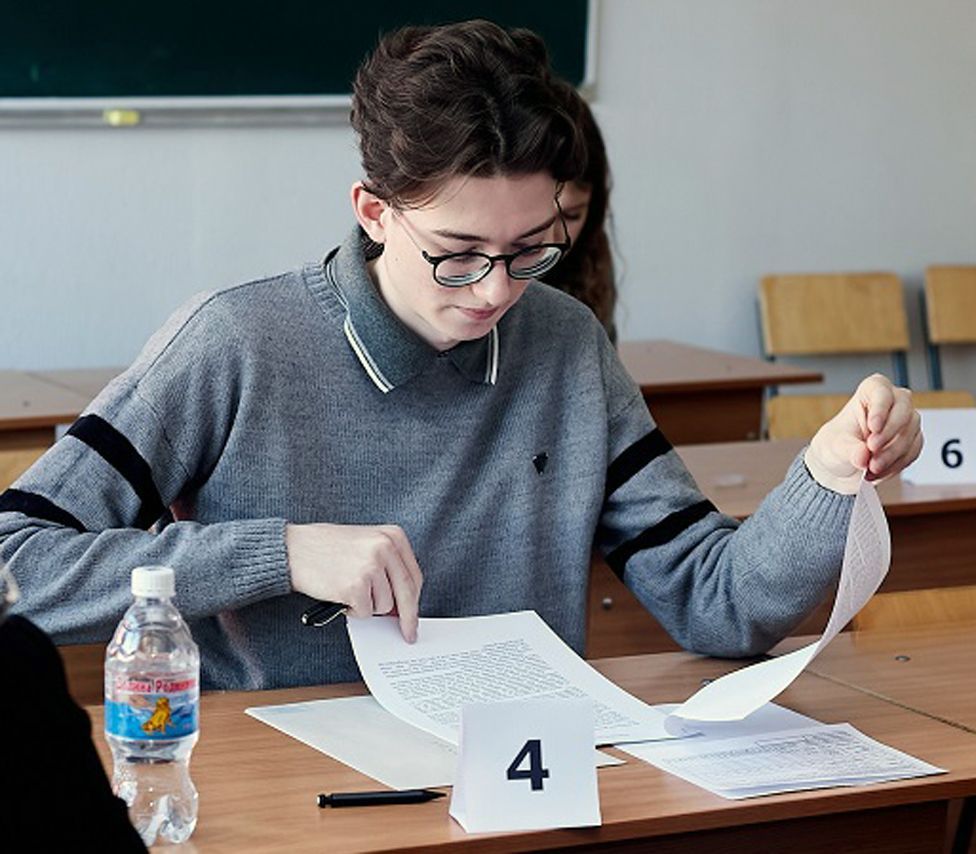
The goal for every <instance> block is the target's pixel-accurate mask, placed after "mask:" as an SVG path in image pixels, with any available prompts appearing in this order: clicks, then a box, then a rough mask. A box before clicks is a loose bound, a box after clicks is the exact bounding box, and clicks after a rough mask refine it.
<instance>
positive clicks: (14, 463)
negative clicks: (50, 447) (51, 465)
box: [0, 444, 47, 492]
mask: <svg viewBox="0 0 976 854" xmlns="http://www.w3.org/2000/svg"><path fill="white" fill-rule="evenodd" d="M46 450H47V448H46V447H37V446H36V445H33V444H26V445H25V446H24V447H17V446H16V445H14V446H13V447H7V446H5V447H2V448H0V492H2V491H3V490H5V489H6V488H7V487H8V486H10V484H12V483H13V482H14V481H15V480H17V478H18V477H20V476H21V475H22V474H23V473H24V472H25V471H27V469H29V468H30V467H31V466H32V465H33V464H34V461H35V460H37V459H38V458H39V457H40V456H41V455H42V454H43V453H44V452H45V451H46Z"/></svg>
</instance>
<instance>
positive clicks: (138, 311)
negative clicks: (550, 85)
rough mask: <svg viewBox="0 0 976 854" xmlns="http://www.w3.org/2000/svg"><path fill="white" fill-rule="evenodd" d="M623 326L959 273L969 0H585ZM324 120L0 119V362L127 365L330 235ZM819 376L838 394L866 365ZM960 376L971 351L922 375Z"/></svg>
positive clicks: (641, 332)
mask: <svg viewBox="0 0 976 854" xmlns="http://www.w3.org/2000/svg"><path fill="white" fill-rule="evenodd" d="M599 18H600V20H599V29H598V42H599V45H598V51H599V52H598V68H597V84H596V88H595V91H594V93H593V96H594V97H593V102H594V108H595V111H596V113H597V115H598V117H599V119H600V121H601V124H602V125H603V127H604V130H605V134H606V137H607V142H608V146H609V149H610V156H611V162H612V164H613V168H614V173H615V178H616V187H615V190H614V195H613V199H612V204H613V210H614V215H615V234H616V244H617V250H618V253H619V256H620V267H621V272H622V283H621V307H620V312H619V325H620V328H621V332H622V337H623V338H625V339H637V338H649V337H663V336H667V337H671V338H677V339H683V340H686V341H691V342H696V343H700V344H703V345H709V346H714V347H717V348H721V349H726V350H731V351H736V352H741V353H746V354H757V353H758V352H759V344H758V336H757V331H756V330H757V327H756V321H755V309H754V294H755V287H756V282H757V280H758V278H759V276H760V275H762V274H763V273H764V272H795V271H817V270H840V269H845V270H858V269H889V270H894V271H895V272H897V273H899V274H900V275H901V276H902V277H903V278H904V281H905V283H906V287H907V289H908V291H909V293H910V299H909V307H910V309H911V311H912V323H913V327H912V334H913V339H914V348H915V350H916V351H917V353H916V356H915V357H914V358H913V363H912V368H913V372H912V376H913V380H914V381H915V384H916V385H917V386H919V387H924V384H925V382H924V367H923V364H922V361H921V359H920V356H919V355H918V354H920V353H921V329H920V326H919V324H918V317H917V315H918V312H917V308H916V296H915V294H916V293H917V290H918V288H919V286H920V283H921V276H922V271H923V269H924V267H925V266H926V265H927V264H930V263H976V2H973V0H926V2H921V0H603V2H602V3H601V4H600V5H599ZM357 177H358V160H357V156H356V152H355V147H354V139H353V136H352V133H351V131H349V130H348V129H347V128H346V127H345V126H344V125H342V124H331V125H329V126H325V127H320V128H294V127H284V128H277V129H258V128H254V129H219V128H206V129H204V128H191V129H168V130H162V129H155V130H154V129H150V128H136V129H130V130H123V129H104V130H103V129H65V128H57V129H50V130H38V129H31V130H27V129H21V130H10V129H7V130H2V131H0V288H2V291H3V302H2V306H3V309H2V312H3V313H2V315H0V368H52V367H85V366H94V365H104V364H118V363H124V362H127V361H128V360H130V359H131V358H132V357H133V356H134V355H135V353H136V352H137V350H138V348H139V347H140V345H141V343H142V342H143V340H144V339H145V338H146V337H147V335H148V334H149V333H150V332H151V331H152V330H153V329H154V328H155V327H156V326H157V325H158V324H159V323H160V322H161V321H162V320H163V319H164V318H165V317H166V315H167V314H168V313H169V312H170V311H171V310H172V309H173V308H174V307H175V306H176V305H177V304H178V303H179V302H181V301H182V300H183V299H184V298H185V297H187V296H188V295H189V294H191V293H194V292H195V291H198V290H203V289H210V288H214V287H218V286H221V285H225V284H231V283H233V282H235V281H239V280H241V279H244V278H251V277H255V276H260V275H262V274H265V273H269V272H276V271H278V270H281V269H284V268H286V267H290V266H294V265H295V264H297V263H299V262H300V261H303V260H306V259H309V258H315V257H317V256H319V255H321V254H322V253H323V252H324V251H325V250H327V249H328V248H330V247H331V246H332V245H333V244H335V243H336V242H337V241H338V240H339V239H340V237H341V236H342V234H343V233H344V232H345V230H346V228H347V227H348V225H349V223H350V221H351V220H350V214H349V203H348V201H347V192H348V186H349V184H350V183H351V182H352V181H353V180H354V179H355V178H357ZM815 364H824V365H826V367H827V369H828V370H829V372H830V385H831V387H833V388H837V389H842V388H846V387H847V386H848V385H849V384H851V383H852V382H854V380H855V378H856V377H857V376H858V375H859V374H861V373H863V372H864V371H865V370H868V369H873V368H875V367H882V368H883V367H887V362H886V360H884V359H878V360H874V361H872V360H844V361H843V362H842V363H840V364H837V363H833V362H831V363H819V362H817V363H815ZM946 373H947V381H948V382H949V383H950V384H951V385H955V386H962V387H968V388H971V389H973V390H976V350H963V351H962V352H961V353H960V354H958V355H957V356H954V357H950V358H949V359H948V360H947V365H946Z"/></svg>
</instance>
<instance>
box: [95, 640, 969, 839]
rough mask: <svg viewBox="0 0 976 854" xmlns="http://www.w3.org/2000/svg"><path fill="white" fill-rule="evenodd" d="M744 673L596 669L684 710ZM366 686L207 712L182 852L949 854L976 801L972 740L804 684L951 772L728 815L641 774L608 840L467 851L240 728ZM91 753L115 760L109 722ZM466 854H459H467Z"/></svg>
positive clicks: (276, 694)
mask: <svg viewBox="0 0 976 854" xmlns="http://www.w3.org/2000/svg"><path fill="white" fill-rule="evenodd" d="M734 666H736V665H730V664H729V663H728V662H721V661H715V660H711V659H699V658H695V657H692V656H690V655H687V654H684V653H674V654H663V655H656V656H645V657H638V658H632V659H615V660H608V661H604V662H600V663H599V668H600V669H601V670H602V671H603V672H604V673H605V674H606V675H607V676H609V677H610V678H611V679H613V680H614V681H616V682H618V683H619V684H621V685H622V686H623V687H624V688H626V689H627V690H629V691H631V692H633V693H635V694H636V695H637V696H639V697H641V698H642V699H644V700H647V701H648V702H664V701H669V700H680V699H683V698H684V697H686V696H688V695H689V694H690V693H692V692H693V691H694V690H695V688H696V687H697V686H698V685H699V684H700V681H701V679H703V678H713V677H715V676H717V675H720V674H721V673H724V672H726V671H728V670H729V669H730V667H734ZM362 690H363V689H362V686H361V685H346V686H333V687H325V688H299V689H291V690H285V691H269V692H258V693H238V692H233V693H226V694H211V695H207V696H205V697H204V698H203V702H202V711H201V720H202V730H201V739H200V743H199V745H198V746H197V749H196V751H195V752H194V755H193V761H192V769H193V777H194V780H195V782H196V785H197V787H198V789H199V791H200V821H199V825H198V827H197V831H196V833H195V834H194V836H193V837H192V839H191V842H190V843H188V844H187V846H185V848H184V850H199V851H207V852H224V851H227V852H234V854H239V852H241V851H248V852H255V851H289V852H303V851H323V850H329V851H390V850H398V851H425V852H431V851H445V852H446V851H449V850H455V849H459V850H469V851H478V852H487V851H525V850H540V849H550V850H551V849H560V848H571V847H576V848H577V849H578V850H579V849H586V850H593V849H600V848H607V847H609V846H613V850H614V851H637V850H650V849H648V847H647V846H648V844H649V841H650V840H653V850H654V851H655V852H665V854H668V852H679V851H680V852H703V851H715V850H723V851H727V852H754V851H784V850H789V851H791V852H797V854H803V852H820V854H827V852H829V854H836V852H837V851H852V850H859V851H863V852H886V854H897V852H908V851H911V852H922V851H932V852H936V851H941V850H942V834H943V831H944V822H945V818H946V815H947V802H948V801H949V800H950V799H954V798H961V797H966V796H968V795H970V794H972V793H974V792H976V739H974V738H973V737H972V736H971V735H969V734H968V733H965V732H963V731H961V730H958V729H955V728H953V727H949V726H946V725H944V724H941V723H939V722H937V721H933V720H930V719H928V718H925V717H922V716H920V715H917V714H915V713H913V712H909V711H906V710H904V709H900V708H898V707H897V706H894V705H892V704H890V703H885V702H883V701H881V700H878V699H876V698H874V697H870V696H867V695H865V694H863V693H860V692H857V691H854V690H852V689H849V688H846V687H844V686H841V685H836V684H834V683H832V682H829V681H827V680H824V679H821V678H818V677H816V676H809V675H803V676H801V677H800V678H799V679H798V680H797V682H796V683H795V684H794V685H793V686H791V687H790V688H789V689H788V691H787V692H785V693H784V694H783V695H782V697H781V698H780V701H781V702H782V703H783V704H784V705H787V706H789V707H791V708H795V709H797V710H798V711H800V712H803V713H805V714H808V715H811V716H813V717H815V718H817V719H819V720H822V721H824V722H830V723H833V722H841V721H850V722H851V723H852V724H854V725H855V726H856V727H858V728H859V729H861V730H862V731H863V732H865V733H867V734H868V735H870V736H872V737H874V738H877V739H879V740H880V741H883V742H885V743H886V744H890V745H892V746H893V747H896V748H898V749H900V750H904V751H907V752H909V753H911V754H913V755H915V756H918V757H919V758H921V759H924V760H926V761H928V762H932V763H934V764H936V765H940V766H942V767H946V768H949V769H950V772H949V773H948V774H945V775H940V776H937V777H929V778H922V779H917V780H905V781H899V782H895V783H886V784H880V785H872V786H866V787H852V788H837V789H827V790H821V791H811V792H797V793H791V794H786V795H776V796H772V797H768V798H755V799H750V800H745V801H727V800H724V799H722V798H720V797H718V796H716V795H712V794H710V793H709V792H706V791H705V790H703V789H699V788H697V787H695V786H693V785H691V784H690V783H686V782H685V781H683V780H680V779H678V778H676V777H672V776H670V775H667V774H665V773H664V772H662V771H659V770H657V769H656V768H654V767H653V766H650V765H647V764H644V763H642V762H639V761H636V760H632V759H631V760H629V761H628V762H627V764H626V765H622V766H618V767H613V768H601V769H600V770H599V772H598V777H599V785H600V797H601V809H602V815H603V826H602V827H599V828H587V829H573V830H554V831H546V832H535V833H527V832H521V833H511V834H505V835H498V834H484V835H474V836H468V835H467V834H465V833H464V832H463V831H462V830H461V828H460V827H459V826H458V825H456V824H455V823H454V822H453V821H452V820H451V819H450V818H449V816H448V806H449V804H448V803H447V800H448V799H446V798H445V799H443V800H441V801H438V802H433V803H429V804H423V805H418V806H415V807H414V806H411V807H403V806H394V807H375V808H370V809H350V810H320V809H318V808H317V807H316V806H315V805H314V795H315V794H316V793H317V792H320V791H347V790H357V789H374V788H377V784H376V783H375V782H373V781H371V780H369V779H368V778H366V777H363V776H362V775H360V774H358V773H357V772H355V771H353V770H351V769H350V768H347V767H346V766H344V765H341V764H340V763H338V762H336V761H334V760H332V759H330V758H329V757H327V756H324V755H322V754H320V753H317V752H316V751H314V750H312V749H311V748H308V747H306V746H304V745H302V744H300V743H299V742H298V741H295V740H293V739H291V738H289V737H288V736H285V735H283V734H282V733H279V732H278V731H276V730H274V729H272V728H271V727H268V726H265V725H264V724H261V723H259V722H258V721H255V720H253V719H251V718H249V717H247V716H245V715H244V714H243V710H244V708H246V707H247V706H251V705H263V704H269V703H286V702H296V701H300V700H310V699H317V698H323V697H334V696H341V695H344V694H354V693H362ZM92 717H93V724H94V731H95V734H96V742H97V743H98V746H99V750H100V752H101V755H102V758H103V761H104V762H105V763H106V767H110V765H109V763H110V759H109V756H108V752H107V750H106V747H105V744H104V739H103V737H102V735H101V731H102V725H103V723H102V714H101V709H100V708H95V709H93V710H92ZM462 846H463V847H462Z"/></svg>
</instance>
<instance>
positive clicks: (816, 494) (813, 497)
mask: <svg viewBox="0 0 976 854" xmlns="http://www.w3.org/2000/svg"><path fill="white" fill-rule="evenodd" d="M805 453H806V448H804V449H803V450H802V451H800V453H799V454H797V456H796V459H794V460H793V462H792V463H791V464H790V468H789V470H788V471H787V473H786V479H785V480H784V481H783V485H782V490H783V504H784V506H785V507H786V508H787V512H789V513H790V515H792V516H794V517H797V518H802V519H803V520H804V522H805V523H806V524H807V525H813V526H815V527H817V528H821V529H824V530H828V531H836V530H837V529H838V527H839V526H844V527H845V528H846V526H847V523H848V521H849V520H850V515H851V508H852V507H853V506H854V496H853V495H842V494H840V493H838V492H834V491H833V490H831V489H827V487H825V486H821V485H820V484H819V483H818V482H817V480H816V479H815V478H814V477H813V475H812V474H810V471H809V469H807V466H806V463H805V462H804V461H803V458H804V454H805Z"/></svg>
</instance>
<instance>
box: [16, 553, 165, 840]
mask: <svg viewBox="0 0 976 854" xmlns="http://www.w3.org/2000/svg"><path fill="white" fill-rule="evenodd" d="M17 598H18V591H17V584H16V582H15V581H14V580H13V577H12V576H11V575H10V573H9V570H7V569H6V568H5V567H4V566H3V565H2V564H0V679H2V680H3V686H4V687H3V690H2V691H0V732H2V733H3V774H4V779H5V780H6V782H7V785H6V786H5V787H4V789H5V791H6V792H7V794H6V796H5V797H4V800H3V839H4V845H5V847H4V850H5V851H41V850H52V849H56V850H59V851H60V850H66V851H67V850H73V849H80V850H86V849H89V848H90V850H96V851H119V852H121V851H145V850H146V846H145V845H143V844H142V840H141V839H140V838H139V834H138V833H137V832H136V830H135V828H133V827H132V825H131V824H130V823H129V814H128V811H127V809H126V805H125V802H124V801H123V800H121V799H120V798H116V797H115V796H114V795H113V794H112V789H111V787H110V786H109V782H108V777H107V776H106V775H105V769H104V768H103V767H102V763H101V761H100V760H99V758H98V753H96V752H95V745H94V744H92V740H91V721H90V720H89V719H88V715H87V714H85V712H84V711H83V710H82V709H81V708H79V706H78V705H77V703H75V701H74V700H72V699H71V695H70V694H68V683H67V681H66V680H65V676H64V665H63V664H62V663H61V656H60V655H58V651H57V649H56V648H55V646H54V644H52V643H51V641H50V639H49V638H48V637H47V635H45V634H44V632H42V631H41V630H40V629H39V628H37V626H35V625H34V624H33V623H31V622H30V621H29V620H26V619H25V618H24V617H20V616H17V615H12V616H7V610H8V608H9V606H10V605H12V604H13V603H14V602H16V601H17ZM18 840H19V841H18ZM11 845H12V846H13V847H12V848H11V847H8V846H11Z"/></svg>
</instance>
